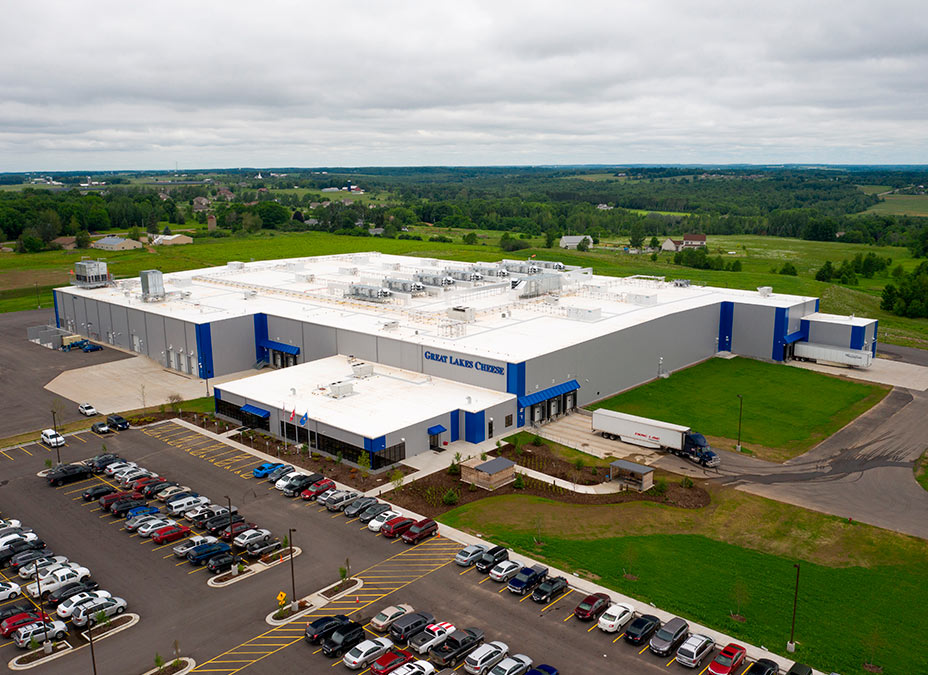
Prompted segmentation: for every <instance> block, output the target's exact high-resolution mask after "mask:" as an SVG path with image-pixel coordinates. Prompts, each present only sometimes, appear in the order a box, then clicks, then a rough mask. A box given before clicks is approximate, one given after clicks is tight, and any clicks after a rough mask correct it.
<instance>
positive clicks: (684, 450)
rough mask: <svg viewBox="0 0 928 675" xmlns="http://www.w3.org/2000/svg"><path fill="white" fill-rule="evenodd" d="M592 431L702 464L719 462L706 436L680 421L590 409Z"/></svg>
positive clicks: (719, 459)
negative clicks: (676, 422)
mask: <svg viewBox="0 0 928 675" xmlns="http://www.w3.org/2000/svg"><path fill="white" fill-rule="evenodd" d="M593 432H594V433H601V434H602V435H603V438H613V439H615V438H618V439H620V440H622V441H625V442H626V443H631V444H633V445H640V446H642V447H645V448H654V449H658V450H665V451H667V452H672V453H673V454H675V455H678V456H680V457H686V458H687V459H689V460H691V461H693V462H696V463H697V464H702V465H703V466H718V465H719V464H721V463H722V460H721V458H720V457H719V456H718V455H717V454H715V453H714V452H712V448H710V447H709V442H708V441H706V437H705V436H703V435H702V434H700V433H697V432H695V431H693V430H691V429H690V428H689V427H684V426H680V425H679V424H670V423H668V422H661V421H660V420H652V419H648V418H647V417H638V416H637V415H628V414H626V413H620V412H615V411H613V410H604V409H600V410H594V411H593Z"/></svg>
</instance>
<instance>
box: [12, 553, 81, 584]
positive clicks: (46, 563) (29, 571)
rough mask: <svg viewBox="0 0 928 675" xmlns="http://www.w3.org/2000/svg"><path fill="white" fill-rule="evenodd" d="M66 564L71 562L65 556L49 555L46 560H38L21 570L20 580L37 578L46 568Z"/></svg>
mask: <svg viewBox="0 0 928 675" xmlns="http://www.w3.org/2000/svg"><path fill="white" fill-rule="evenodd" d="M66 562H70V561H69V560H68V559H67V558H66V557H65V556H63V555H47V556H45V557H44V558H38V559H36V560H33V561H32V562H31V563H27V564H25V565H23V566H22V567H20V568H19V578H20V579H31V578H32V577H34V576H35V573H36V572H37V571H41V570H43V569H45V568H46V567H53V566H55V565H63V564H64V563H66Z"/></svg>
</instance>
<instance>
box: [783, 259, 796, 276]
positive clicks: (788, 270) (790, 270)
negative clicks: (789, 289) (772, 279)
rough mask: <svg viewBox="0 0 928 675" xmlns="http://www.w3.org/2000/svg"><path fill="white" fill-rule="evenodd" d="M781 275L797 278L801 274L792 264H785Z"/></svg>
mask: <svg viewBox="0 0 928 675" xmlns="http://www.w3.org/2000/svg"><path fill="white" fill-rule="evenodd" d="M780 274H786V275H787V276H791V277H795V276H797V275H798V274H799V272H798V271H797V270H796V266H795V265H794V264H793V263H791V262H785V263H783V267H781V268H780Z"/></svg>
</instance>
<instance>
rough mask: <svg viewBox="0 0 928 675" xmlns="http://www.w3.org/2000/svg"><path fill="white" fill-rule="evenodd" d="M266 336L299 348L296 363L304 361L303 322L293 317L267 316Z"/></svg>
mask: <svg viewBox="0 0 928 675" xmlns="http://www.w3.org/2000/svg"><path fill="white" fill-rule="evenodd" d="M267 337H268V339H269V340H274V341H275V342H283V343H284V344H287V345H293V346H294V347H299V348H300V353H299V355H298V356H297V363H303V362H305V361H306V350H305V349H304V347H303V324H302V322H300V321H297V320H295V319H282V318H280V317H276V316H270V315H268V317H267Z"/></svg>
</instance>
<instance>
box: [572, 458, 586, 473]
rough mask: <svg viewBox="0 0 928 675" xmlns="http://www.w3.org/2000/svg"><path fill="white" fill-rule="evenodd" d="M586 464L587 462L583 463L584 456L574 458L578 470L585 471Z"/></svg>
mask: <svg viewBox="0 0 928 675" xmlns="http://www.w3.org/2000/svg"><path fill="white" fill-rule="evenodd" d="M584 466H586V464H584V463H583V457H577V459H575V460H574V468H575V469H576V470H577V471H583V467H584Z"/></svg>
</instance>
